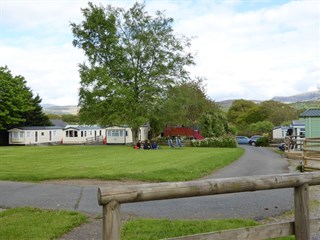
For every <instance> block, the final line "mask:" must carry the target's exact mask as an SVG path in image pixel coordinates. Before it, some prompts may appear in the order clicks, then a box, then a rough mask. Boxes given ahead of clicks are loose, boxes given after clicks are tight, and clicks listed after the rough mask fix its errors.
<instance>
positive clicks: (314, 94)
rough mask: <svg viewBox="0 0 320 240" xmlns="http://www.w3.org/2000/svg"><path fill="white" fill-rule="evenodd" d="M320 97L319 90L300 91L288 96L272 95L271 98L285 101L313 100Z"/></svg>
mask: <svg viewBox="0 0 320 240" xmlns="http://www.w3.org/2000/svg"><path fill="white" fill-rule="evenodd" d="M319 99H320V90H317V91H312V92H306V93H301V94H297V95H293V96H289V97H273V98H272V99H271V100H274V101H278V102H285V103H296V102H305V101H315V100H319Z"/></svg>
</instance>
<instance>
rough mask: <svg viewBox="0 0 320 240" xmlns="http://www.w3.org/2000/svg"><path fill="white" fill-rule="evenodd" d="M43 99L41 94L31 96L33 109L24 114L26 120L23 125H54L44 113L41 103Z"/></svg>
mask: <svg viewBox="0 0 320 240" xmlns="http://www.w3.org/2000/svg"><path fill="white" fill-rule="evenodd" d="M41 101H42V99H41V98H40V96H39V95H36V96H35V97H34V98H31V100H30V104H31V105H32V107H33V110H31V111H28V112H26V113H24V114H23V117H24V119H26V121H25V122H24V123H23V124H22V125H23V126H52V123H51V122H50V120H49V117H48V116H47V115H46V114H44V113H43V111H42V106H41V105H40V104H41Z"/></svg>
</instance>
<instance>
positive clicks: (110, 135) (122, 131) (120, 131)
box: [106, 125, 149, 145]
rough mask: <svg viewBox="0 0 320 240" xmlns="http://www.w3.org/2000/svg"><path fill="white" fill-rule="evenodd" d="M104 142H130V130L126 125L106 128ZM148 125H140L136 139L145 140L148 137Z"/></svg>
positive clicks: (131, 136) (131, 138) (131, 140)
mask: <svg viewBox="0 0 320 240" xmlns="http://www.w3.org/2000/svg"><path fill="white" fill-rule="evenodd" d="M106 132H107V134H106V143H107V144H124V145H125V144H132V143H133V135H132V130H131V128H129V127H128V126H112V127H108V128H106ZM148 132H149V126H147V125H146V126H142V127H140V129H139V133H138V134H139V135H138V139H139V140H141V141H145V140H147V139H148Z"/></svg>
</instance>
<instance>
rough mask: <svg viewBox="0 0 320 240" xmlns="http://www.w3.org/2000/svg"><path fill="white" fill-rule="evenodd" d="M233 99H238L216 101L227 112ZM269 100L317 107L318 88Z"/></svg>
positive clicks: (319, 96)
mask: <svg viewBox="0 0 320 240" xmlns="http://www.w3.org/2000/svg"><path fill="white" fill-rule="evenodd" d="M235 100H238V99H228V100H224V101H220V102H217V103H218V104H219V105H220V106H221V108H222V110H224V111H226V112H227V111H228V110H229V108H230V107H231V105H232V103H233V101H235ZM246 100H248V101H252V102H255V103H259V102H262V101H257V100H250V99H246ZM270 100H273V101H278V102H282V103H292V104H294V106H295V105H297V108H308V106H312V107H313V106H316V107H319V106H320V90H317V91H311V92H305V93H300V94H297V95H293V96H288V97H280V96H279V97H273V98H272V99H270ZM265 101H267V100H265ZM298 103H300V104H298ZM304 103H305V104H304Z"/></svg>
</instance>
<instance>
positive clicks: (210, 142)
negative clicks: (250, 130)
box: [191, 136, 237, 148]
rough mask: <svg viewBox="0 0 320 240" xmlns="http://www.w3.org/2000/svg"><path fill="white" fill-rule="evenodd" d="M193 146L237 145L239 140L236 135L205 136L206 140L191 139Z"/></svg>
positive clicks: (231, 146)
mask: <svg viewBox="0 0 320 240" xmlns="http://www.w3.org/2000/svg"><path fill="white" fill-rule="evenodd" d="M191 146H192V147H227V148H235V147H237V141H236V138H235V137H234V136H223V137H213V138H205V139H204V140H191Z"/></svg>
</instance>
